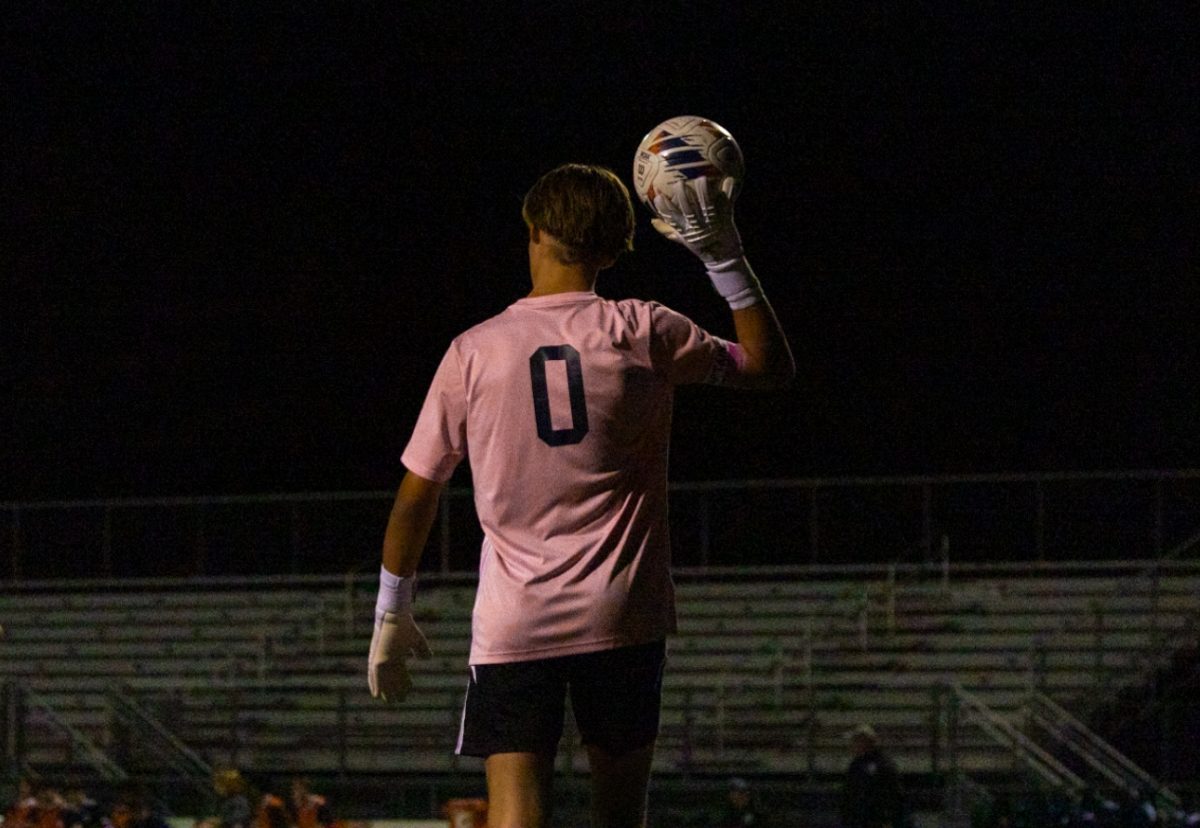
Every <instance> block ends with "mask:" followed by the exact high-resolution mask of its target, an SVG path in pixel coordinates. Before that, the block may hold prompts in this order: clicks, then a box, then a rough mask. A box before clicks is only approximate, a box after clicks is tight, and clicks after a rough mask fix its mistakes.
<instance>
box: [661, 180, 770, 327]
mask: <svg viewBox="0 0 1200 828" xmlns="http://www.w3.org/2000/svg"><path fill="white" fill-rule="evenodd" d="M736 185H737V182H736V181H734V179H732V178H725V179H723V180H722V181H721V186H720V187H719V188H713V187H712V185H711V182H710V181H709V179H708V178H705V177H701V178H696V179H693V180H692V181H678V182H676V183H675V184H674V185H672V186H671V188H670V191H669V192H666V193H659V194H658V195H656V196H655V197H654V209H655V210H656V211H657V212H658V215H659V216H660V217H659V218H656V219H651V221H650V223H651V224H652V225H654V229H655V230H657V231H658V232H660V233H662V234H663V235H664V236H666V237H667V238H668V239H670V240H671V241H673V242H677V243H679V244H682V245H683V246H684V247H686V248H687V249H688V250H690V251H692V253H693V254H695V255H696V257H697V258H699V259H700V261H702V262H704V266H705V269H706V270H707V271H708V278H709V280H710V281H711V282H712V284H713V287H714V288H716V290H717V293H719V294H721V297H722V298H723V299H725V301H726V302H728V303H729V307H730V308H732V309H733V310H741V309H742V308H748V307H750V306H751V305H754V304H757V303H758V302H761V301H763V292H762V286H761V285H759V283H758V278H757V277H756V276H755V275H754V271H753V270H751V269H750V264H749V262H747V261H746V257H745V256H744V255H743V254H742V237H741V235H739V234H738V231H737V225H736V224H734V221H733V192H734V188H735V187H736Z"/></svg>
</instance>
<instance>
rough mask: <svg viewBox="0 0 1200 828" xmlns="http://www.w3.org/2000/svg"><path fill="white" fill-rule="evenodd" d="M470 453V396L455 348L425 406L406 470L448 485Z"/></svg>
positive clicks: (411, 442)
mask: <svg viewBox="0 0 1200 828" xmlns="http://www.w3.org/2000/svg"><path fill="white" fill-rule="evenodd" d="M466 453H467V394H466V390H465V388H464V386H463V378H462V368H461V366H460V364H459V358H458V350H457V348H456V347H455V346H454V345H451V346H450V350H448V351H447V352H446V355H445V356H444V357H442V363H441V365H439V366H438V369H437V373H436V374H434V376H433V384H432V385H430V386H429V393H428V394H427V395H426V396H425V404H424V405H423V406H421V415H420V416H419V417H418V418H417V425H416V427H415V428H413V433H412V437H410V438H409V441H408V447H407V448H405V449H404V454H403V455H401V458H400V460H401V462H402V463H404V466H405V468H407V469H409V470H410V471H412V472H414V473H415V474H419V475H420V476H421V477H424V478H425V479H427V480H432V481H434V482H436V483H444V482H446V481H447V480H449V479H450V475H451V474H453V473H454V468H455V466H457V465H458V464H459V462H461V461H462V459H463V457H465V456H466Z"/></svg>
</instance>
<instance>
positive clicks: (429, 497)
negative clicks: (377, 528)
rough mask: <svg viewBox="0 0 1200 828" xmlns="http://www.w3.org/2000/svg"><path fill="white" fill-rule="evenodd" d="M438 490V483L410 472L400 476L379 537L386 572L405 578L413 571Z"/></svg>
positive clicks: (432, 512)
mask: <svg viewBox="0 0 1200 828" xmlns="http://www.w3.org/2000/svg"><path fill="white" fill-rule="evenodd" d="M441 491H442V484H440V483H435V482H433V481H431V480H425V479H424V478H422V477H419V476H418V475H415V474H413V473H412V472H408V473H407V474H406V475H405V476H404V480H403V481H402V482H401V483H400V489H399V491H397V492H396V500H395V502H394V503H393V504H392V513H391V515H390V516H389V517H388V524H387V531H386V532H385V533H384V537H383V568H384V569H386V570H387V571H388V572H390V573H392V574H393V575H399V576H401V577H405V578H407V577H410V576H411V575H413V573H415V572H416V571H417V564H419V563H420V561H421V552H422V551H423V550H424V549H425V542H426V541H427V540H428V539H429V530H430V529H431V528H432V526H433V521H434V518H435V517H436V516H437V506H438V498H439V497H440V495H441Z"/></svg>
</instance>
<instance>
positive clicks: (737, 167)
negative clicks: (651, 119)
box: [633, 115, 746, 210]
mask: <svg viewBox="0 0 1200 828" xmlns="http://www.w3.org/2000/svg"><path fill="white" fill-rule="evenodd" d="M745 172H746V164H745V161H744V160H743V159H742V150H741V148H740V147H738V145H737V141H735V140H733V136H732V135H730V134H729V130H727V129H725V128H724V127H722V126H721V125H720V124H718V123H717V122H715V121H710V120H709V119H708V118H699V117H696V116H694V115H681V116H679V117H678V118H668V119H667V120H665V121H663V122H662V123H661V124H659V125H658V126H656V127H655V128H654V129H652V130H650V131H649V132H647V133H646V137H645V138H643V139H642V143H640V144H638V148H637V154H636V155H634V157H633V189H634V191H635V192H636V193H637V195H638V198H640V199H641V200H642V203H644V204H645V205H646V206H647V207H649V208H650V209H651V210H654V197H655V195H657V194H658V193H660V192H663V191H664V189H665V188H666V187H667V185H669V184H672V183H674V182H676V181H690V180H692V179H696V178H700V177H701V176H704V177H708V178H714V179H716V180H717V183H719V182H720V181H721V180H722V179H725V178H733V179H734V185H733V194H732V197H733V198H737V194H738V192H739V191H740V190H741V187H742V177H743V176H744V175H745Z"/></svg>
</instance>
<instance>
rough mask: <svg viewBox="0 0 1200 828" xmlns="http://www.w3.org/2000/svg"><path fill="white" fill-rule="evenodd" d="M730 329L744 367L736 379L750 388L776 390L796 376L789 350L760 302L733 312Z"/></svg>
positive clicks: (768, 308)
mask: <svg viewBox="0 0 1200 828" xmlns="http://www.w3.org/2000/svg"><path fill="white" fill-rule="evenodd" d="M733 327H734V330H736V331H737V341H738V346H739V347H740V348H741V350H742V354H743V356H744V358H745V364H743V365H742V366H740V370H739V371H738V374H739V377H740V378H741V379H742V380H743V383H742V384H744V385H746V386H748V387H752V388H779V387H782V386H785V385H787V384H788V383H789V382H791V381H792V379H793V378H794V377H795V376H796V363H795V360H794V359H793V358H792V349H791V347H790V346H789V345H788V341H787V337H786V336H784V333H783V328H782V327H781V326H780V324H779V319H778V318H777V317H776V316H775V311H774V310H772V308H771V305H770V304H769V303H768V302H767V301H766V299H765V298H764V299H763V300H762V301H760V302H756V303H754V304H753V305H750V306H748V307H745V308H740V309H737V310H734V311H733Z"/></svg>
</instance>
